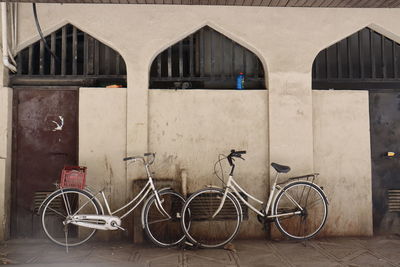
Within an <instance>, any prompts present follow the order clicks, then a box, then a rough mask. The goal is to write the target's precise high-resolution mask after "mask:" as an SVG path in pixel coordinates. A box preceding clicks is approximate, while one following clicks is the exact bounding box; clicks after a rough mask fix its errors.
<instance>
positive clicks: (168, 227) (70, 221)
mask: <svg viewBox="0 0 400 267" xmlns="http://www.w3.org/2000/svg"><path fill="white" fill-rule="evenodd" d="M154 159H155V153H146V154H144V156H134V157H127V158H124V161H130V162H135V161H140V162H142V163H143V165H144V168H145V170H146V173H147V178H148V182H147V183H146V185H145V186H144V187H143V188H142V190H141V191H140V192H139V193H138V194H137V195H136V196H135V197H134V198H133V199H132V200H130V201H129V202H128V203H126V204H125V205H123V206H122V207H120V208H118V209H117V210H115V211H111V210H110V206H109V203H108V201H107V198H106V196H105V193H104V190H101V191H99V192H98V193H97V194H94V193H92V191H93V190H90V189H89V188H88V187H85V188H83V189H79V188H69V187H63V186H59V189H58V190H56V191H54V192H53V193H52V194H50V195H49V196H48V197H47V198H46V199H45V200H44V201H43V203H42V204H41V206H40V208H39V211H38V213H40V214H41V219H42V227H43V230H44V232H45V234H46V235H47V237H48V238H49V239H50V240H51V241H53V242H54V243H56V244H58V245H62V246H66V247H67V248H68V247H72V246H78V245H81V244H83V243H84V242H86V241H88V240H89V239H90V238H91V237H92V236H93V235H94V234H95V232H96V230H125V229H123V228H122V226H121V222H122V220H123V219H124V218H126V216H128V215H129V214H130V213H131V212H132V211H133V210H134V209H135V208H136V207H138V206H139V204H140V203H141V202H143V201H144V200H145V199H146V197H147V199H146V201H145V203H144V205H143V209H142V218H141V219H142V226H143V228H144V230H145V232H146V234H147V236H148V237H149V239H150V240H151V241H152V242H153V243H154V244H156V245H157V246H161V247H169V246H174V245H177V244H179V243H180V242H182V241H183V239H184V237H185V235H184V233H183V231H182V229H181V227H180V211H181V209H182V206H183V203H184V201H185V199H184V198H183V197H182V196H181V195H180V194H178V193H177V192H175V191H173V190H172V189H171V188H163V189H160V190H158V189H156V187H155V185H154V182H153V178H152V177H151V172H150V169H149V166H150V165H151V164H153V162H154ZM99 195H100V196H101V197H102V199H103V200H104V203H105V207H106V210H105V209H104V208H103V205H102V204H101V202H100V201H99V199H98V196H99ZM126 209H127V211H126V212H125V213H123V214H122V215H119V216H118V215H117V214H121V213H122V212H123V211H124V210H126Z"/></svg>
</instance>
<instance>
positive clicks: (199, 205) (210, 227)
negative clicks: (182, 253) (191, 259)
mask: <svg viewBox="0 0 400 267" xmlns="http://www.w3.org/2000/svg"><path fill="white" fill-rule="evenodd" d="M223 196H224V190H222V189H218V188H205V189H202V190H200V191H198V192H196V193H194V194H192V195H191V196H190V197H189V198H188V199H187V201H186V202H185V205H184V206H183V209H182V220H181V225H182V229H183V230H184V232H185V235H186V237H187V238H188V240H189V241H190V242H192V243H193V244H195V245H196V246H199V247H202V248H218V247H223V246H224V245H226V244H227V243H228V242H230V241H231V240H233V239H234V238H235V236H236V234H237V233H238V232H239V227H240V223H241V219H242V214H241V207H240V204H239V202H238V200H237V199H236V197H235V196H234V195H233V194H231V193H228V194H227V196H226V199H225V202H224V204H223V206H222V209H221V211H220V212H219V213H218V214H217V215H216V216H215V217H214V218H213V217H212V216H213V214H214V213H215V211H216V210H217V209H218V207H219V205H220V203H221V201H222V198H223Z"/></svg>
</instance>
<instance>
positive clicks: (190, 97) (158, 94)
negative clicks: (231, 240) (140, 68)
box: [149, 90, 269, 237]
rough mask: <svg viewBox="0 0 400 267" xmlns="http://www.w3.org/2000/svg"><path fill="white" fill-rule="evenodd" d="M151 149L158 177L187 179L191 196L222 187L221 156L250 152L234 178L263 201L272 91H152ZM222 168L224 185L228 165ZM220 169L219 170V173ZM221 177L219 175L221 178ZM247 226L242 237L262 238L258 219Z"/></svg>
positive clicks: (150, 98)
mask: <svg viewBox="0 0 400 267" xmlns="http://www.w3.org/2000/svg"><path fill="white" fill-rule="evenodd" d="M149 102H150V107H149V149H150V151H154V152H157V157H156V159H157V161H156V164H155V166H154V168H153V169H154V170H155V171H156V175H155V176H156V177H166V178H175V179H180V173H181V170H182V169H184V170H186V172H187V174H188V182H187V183H188V184H187V186H188V192H189V193H193V192H195V191H197V190H199V189H201V188H203V187H204V186H205V185H210V184H213V185H218V186H221V184H222V183H221V182H220V180H218V178H217V177H216V176H215V175H214V174H213V173H214V163H215V162H216V161H217V160H218V155H219V154H225V155H227V154H229V151H230V149H232V148H234V149H237V150H247V154H246V155H245V156H244V158H245V159H246V161H240V160H237V161H236V163H237V168H236V171H235V178H236V181H238V182H239V183H240V184H241V185H242V186H243V187H244V188H245V189H247V190H248V191H249V192H250V193H251V194H253V195H254V196H256V197H258V198H259V199H265V198H266V196H267V190H268V184H269V183H268V177H269V168H268V162H269V160H268V116H267V114H268V113H267V110H268V91H266V90H260V91H241V90H240V91H239V90H238V91H234V90H228V91H226V90H213V91H210V90H187V91H185V90H180V91H175V90H150V91H149ZM222 163H223V167H224V171H225V172H224V175H225V181H227V177H228V174H229V170H230V168H229V165H228V164H227V162H226V160H225V161H224V162H222ZM218 170H219V169H218ZM219 174H220V173H219ZM250 217H251V218H252V219H251V220H250V221H249V222H247V223H245V224H243V227H242V234H241V235H242V237H254V236H262V235H263V232H262V231H261V227H260V224H259V223H258V222H257V220H256V219H255V216H250Z"/></svg>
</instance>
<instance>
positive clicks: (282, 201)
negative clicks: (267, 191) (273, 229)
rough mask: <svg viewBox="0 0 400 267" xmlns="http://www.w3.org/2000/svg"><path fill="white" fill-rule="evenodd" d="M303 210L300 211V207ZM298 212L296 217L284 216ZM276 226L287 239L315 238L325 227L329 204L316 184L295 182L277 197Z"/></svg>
mask: <svg viewBox="0 0 400 267" xmlns="http://www.w3.org/2000/svg"><path fill="white" fill-rule="evenodd" d="M299 206H300V207H301V209H300V207H299ZM291 212H297V213H298V214H295V215H293V214H292V215H286V216H285V215H283V214H285V213H291ZM274 214H275V215H282V216H279V217H276V219H275V224H276V226H277V227H278V229H279V230H280V231H281V232H282V233H283V234H284V235H286V236H287V237H289V238H292V239H297V240H306V239H310V238H312V237H314V236H315V235H316V234H317V233H318V232H319V231H320V230H321V229H322V227H323V226H324V224H325V222H326V218H327V216H328V204H327V200H326V197H325V194H324V192H322V190H321V189H320V188H319V187H317V186H315V185H314V184H311V183H307V182H295V183H292V184H289V185H288V186H286V187H285V188H283V189H282V191H280V193H279V194H278V195H277V197H276V201H275V205H274Z"/></svg>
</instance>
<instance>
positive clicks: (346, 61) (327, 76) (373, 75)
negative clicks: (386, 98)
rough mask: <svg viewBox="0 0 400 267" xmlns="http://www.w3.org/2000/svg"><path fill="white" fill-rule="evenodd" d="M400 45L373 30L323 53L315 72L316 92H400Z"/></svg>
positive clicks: (313, 75) (314, 65) (343, 41)
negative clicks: (398, 89) (354, 90)
mask: <svg viewBox="0 0 400 267" xmlns="http://www.w3.org/2000/svg"><path fill="white" fill-rule="evenodd" d="M399 57H400V45H399V44H398V43H396V42H395V41H393V40H390V39H388V38H387V37H385V36H383V35H382V34H379V33H377V32H375V31H374V30H372V29H370V28H364V29H362V30H360V31H358V32H356V33H354V34H353V35H351V36H349V37H347V38H345V39H343V40H341V41H339V42H337V43H336V44H334V45H332V46H330V47H328V48H326V49H324V50H322V51H321V52H320V53H319V54H318V56H317V57H316V58H315V60H314V64H313V68H312V77H313V88H314V89H378V88H399V85H400V60H399Z"/></svg>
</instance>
